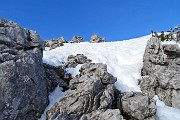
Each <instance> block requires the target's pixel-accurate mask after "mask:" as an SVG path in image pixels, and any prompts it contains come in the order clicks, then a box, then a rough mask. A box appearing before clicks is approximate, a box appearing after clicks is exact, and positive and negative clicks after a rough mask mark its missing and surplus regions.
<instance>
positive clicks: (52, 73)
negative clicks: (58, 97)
mask: <svg viewBox="0 0 180 120" xmlns="http://www.w3.org/2000/svg"><path fill="white" fill-rule="evenodd" d="M43 66H44V69H45V75H46V80H47V89H48V91H49V92H50V91H53V90H54V89H55V88H56V87H57V85H59V87H62V88H63V89H64V90H66V89H68V84H67V83H66V82H65V81H64V75H65V71H64V69H63V68H62V66H59V67H55V66H51V65H48V64H45V63H44V64H43Z"/></svg>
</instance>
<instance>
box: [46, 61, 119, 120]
mask: <svg viewBox="0 0 180 120" xmlns="http://www.w3.org/2000/svg"><path fill="white" fill-rule="evenodd" d="M104 66H105V67H104ZM91 68H94V69H95V68H96V69H99V70H98V71H97V70H94V71H91V70H92V69H91ZM100 69H101V70H100ZM86 71H91V72H90V74H87V73H86ZM100 71H101V72H100ZM106 72H107V69H106V65H104V64H98V63H87V64H85V65H83V66H82V68H81V70H80V74H79V75H77V76H76V77H75V78H74V79H72V80H71V81H70V86H71V89H72V90H71V91H69V92H68V93H67V94H66V95H65V96H64V97H63V98H62V99H61V100H60V101H59V102H58V103H57V104H56V105H54V106H53V107H52V109H51V110H49V111H48V113H47V118H48V120H53V119H60V118H62V116H66V119H73V120H78V119H80V118H82V115H84V116H86V115H85V114H89V113H92V112H93V111H96V110H104V111H106V110H107V109H111V108H112V106H113V102H114V91H115V87H114V86H113V83H114V82H116V78H113V77H112V76H111V77H109V76H106V75H105V74H102V73H106ZM107 75H109V74H107ZM107 78H109V79H107ZM111 78H112V79H111ZM103 80H106V81H108V82H106V83H103ZM64 113H66V114H64ZM95 114H96V113H95ZM97 114H98V113H97ZM119 116H120V115H119ZM109 117H110V116H109ZM90 118H91V117H90ZM107 118H108V116H107ZM82 119H83V118H82Z"/></svg>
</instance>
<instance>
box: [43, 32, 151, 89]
mask: <svg viewBox="0 0 180 120" xmlns="http://www.w3.org/2000/svg"><path fill="white" fill-rule="evenodd" d="M149 38H150V35H148V36H144V37H141V38H136V39H131V40H127V41H118V42H105V43H89V42H83V43H76V44H65V45H64V46H63V47H59V48H56V49H53V50H50V51H44V55H43V56H44V57H43V61H44V62H45V63H48V64H51V65H54V66H58V65H61V64H62V63H63V62H65V61H66V59H67V57H68V56H69V55H76V54H84V55H85V56H87V57H88V58H89V59H92V62H94V63H104V64H106V65H107V68H108V72H109V73H111V74H112V75H114V76H115V77H117V82H116V84H115V85H116V87H117V88H118V89H119V90H121V91H141V90H140V87H139V86H138V85H137V84H138V79H139V78H140V74H139V73H140V69H141V67H142V61H143V53H144V50H145V46H146V42H147V40H148V39H149Z"/></svg>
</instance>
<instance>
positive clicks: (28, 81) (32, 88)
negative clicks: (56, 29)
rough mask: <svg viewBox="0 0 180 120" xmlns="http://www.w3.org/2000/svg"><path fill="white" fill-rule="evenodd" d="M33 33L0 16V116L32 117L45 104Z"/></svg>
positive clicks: (39, 47) (39, 53)
mask: <svg viewBox="0 0 180 120" xmlns="http://www.w3.org/2000/svg"><path fill="white" fill-rule="evenodd" d="M42 43H43V42H42V41H41V39H40V37H39V36H38V34H37V33H36V32H33V31H31V30H28V29H25V28H22V27H20V26H18V25H17V24H16V23H14V22H11V21H7V20H5V19H0V119H1V120H14V119H17V120H24V119H27V120H30V119H31V120H34V119H36V118H37V117H39V116H40V115H41V113H43V111H44V109H45V108H46V106H47V104H48V98H47V90H46V81H45V79H44V68H43V63H42V50H43V47H42Z"/></svg>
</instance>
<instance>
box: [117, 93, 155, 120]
mask: <svg viewBox="0 0 180 120" xmlns="http://www.w3.org/2000/svg"><path fill="white" fill-rule="evenodd" d="M121 102H122V112H123V116H126V119H132V120H134V119H137V120H144V119H147V118H149V117H153V116H154V115H155V112H156V105H155V102H154V101H153V99H151V98H149V96H148V95H145V94H142V93H133V92H129V93H124V95H123V96H122V98H121Z"/></svg>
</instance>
